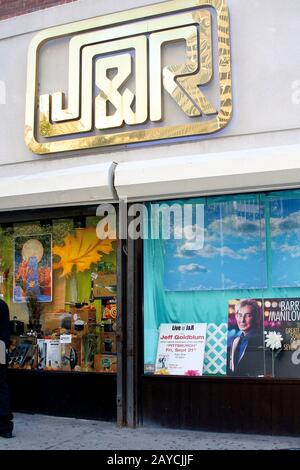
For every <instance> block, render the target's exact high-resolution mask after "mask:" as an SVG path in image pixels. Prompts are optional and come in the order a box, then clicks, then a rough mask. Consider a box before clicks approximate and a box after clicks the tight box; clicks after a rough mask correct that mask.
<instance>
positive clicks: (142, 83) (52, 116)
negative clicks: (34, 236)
mask: <svg viewBox="0 0 300 470" xmlns="http://www.w3.org/2000/svg"><path fill="white" fill-rule="evenodd" d="M63 41H64V44H67V53H68V61H69V63H68V70H67V66H66V70H65V71H64V74H65V80H66V86H65V87H64V88H63V87H60V88H58V89H57V88H56V75H55V73H54V74H53V70H52V73H51V76H52V83H51V84H50V85H49V83H48V84H47V83H46V82H47V78H48V76H47V73H46V74H45V71H44V69H43V67H44V65H45V63H46V59H47V53H45V48H46V49H47V48H49V46H50V47H51V45H53V44H54V45H55V47H59V44H60V42H63ZM176 48H178V53H177V52H176ZM167 50H169V51H171V55H170V53H169V55H168V51H167ZM172 54H173V55H172ZM44 57H46V59H45V58H44ZM170 57H171V59H170ZM42 59H43V60H42ZM179 59H180V60H179ZM178 62H180V63H178ZM65 65H66V64H65ZM54 68H55V67H54ZM60 69H61V66H60V67H58V68H57V74H59V72H60ZM53 76H55V79H54V80H53ZM45 77H46V78H45ZM66 77H68V83H67V79H66ZM53 82H54V83H53ZM62 89H63V90H64V91H61V90H62ZM58 90H60V91H58ZM64 92H66V93H64ZM231 113H232V92H231V69H230V33H229V14H228V8H227V6H226V2H225V0H173V1H170V2H164V3H160V4H155V5H150V6H148V7H142V8H137V9H134V10H129V11H125V12H120V13H116V14H112V15H107V16H102V17H98V18H93V19H91V20H87V21H80V22H76V23H72V24H67V25H64V26H59V27H55V28H51V29H47V30H45V31H42V32H41V33H39V34H37V35H36V36H35V37H34V39H33V41H32V43H31V45H30V48H29V55H28V75H27V103H26V129H25V139H26V143H27V145H28V147H29V148H30V149H31V150H32V151H33V152H35V153H39V154H43V153H53V152H63V151H69V150H78V149H85V148H94V147H104V146H109V145H117V144H130V143H137V142H145V141H153V140H160V139H170V138H179V137H185V136H192V135H203V134H211V133H213V132H216V131H219V130H221V129H222V128H224V127H225V126H226V124H227V123H228V122H229V120H230V117H231Z"/></svg>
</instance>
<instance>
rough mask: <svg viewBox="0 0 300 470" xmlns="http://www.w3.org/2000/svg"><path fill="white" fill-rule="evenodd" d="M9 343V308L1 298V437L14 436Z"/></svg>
mask: <svg viewBox="0 0 300 470" xmlns="http://www.w3.org/2000/svg"><path fill="white" fill-rule="evenodd" d="M8 345H9V310H8V306H7V305H6V303H5V302H4V301H3V300H1V299H0V437H5V438H10V437H12V430H13V427H14V425H13V415H12V413H11V410H10V397H9V389H8V385H7V381H6V370H7V365H6V357H5V356H6V354H5V353H6V350H7V349H8Z"/></svg>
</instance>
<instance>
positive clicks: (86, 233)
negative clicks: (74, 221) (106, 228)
mask: <svg viewBox="0 0 300 470" xmlns="http://www.w3.org/2000/svg"><path fill="white" fill-rule="evenodd" d="M112 251H113V248H112V240H108V239H107V240H100V239H99V238H98V237H97V234H96V230H95V227H88V228H77V229H75V235H68V236H67V237H65V238H64V246H58V245H56V246H54V247H53V254H54V255H57V256H59V257H60V261H59V262H57V263H54V264H53V268H54V269H62V270H63V272H62V276H69V275H70V274H71V273H72V269H73V267H76V271H77V272H83V271H85V270H86V269H89V268H90V266H91V264H92V263H97V262H98V261H100V260H101V258H102V256H103V255H102V254H101V253H104V254H106V255H108V254H109V253H111V252H112Z"/></svg>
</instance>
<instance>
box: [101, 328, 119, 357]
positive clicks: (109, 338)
mask: <svg viewBox="0 0 300 470" xmlns="http://www.w3.org/2000/svg"><path fill="white" fill-rule="evenodd" d="M116 352H117V344H116V333H105V332H103V333H101V353H103V354H106V353H113V354H114V353H116Z"/></svg>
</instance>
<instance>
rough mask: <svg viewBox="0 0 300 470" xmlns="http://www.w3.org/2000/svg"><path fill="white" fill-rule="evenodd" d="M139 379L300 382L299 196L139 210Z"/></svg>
mask: <svg viewBox="0 0 300 470" xmlns="http://www.w3.org/2000/svg"><path fill="white" fill-rule="evenodd" d="M145 227H146V230H145V239H144V338H145V343H144V364H145V367H144V370H145V373H146V374H157V375H161V374H166V375H189V376H200V375H206V376H218V375H219V376H236V377H239V376H240V377H279V378H281V377H282V378H287V377H289V378H298V377H299V378H300V268H299V263H298V258H299V256H300V250H299V245H300V194H299V192H298V191H283V192H278V193H268V194H250V195H238V196H226V197H218V198H202V199H189V200H179V201H178V200H176V201H167V202H166V201H164V202H163V203H148V204H146V205H145Z"/></svg>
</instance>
